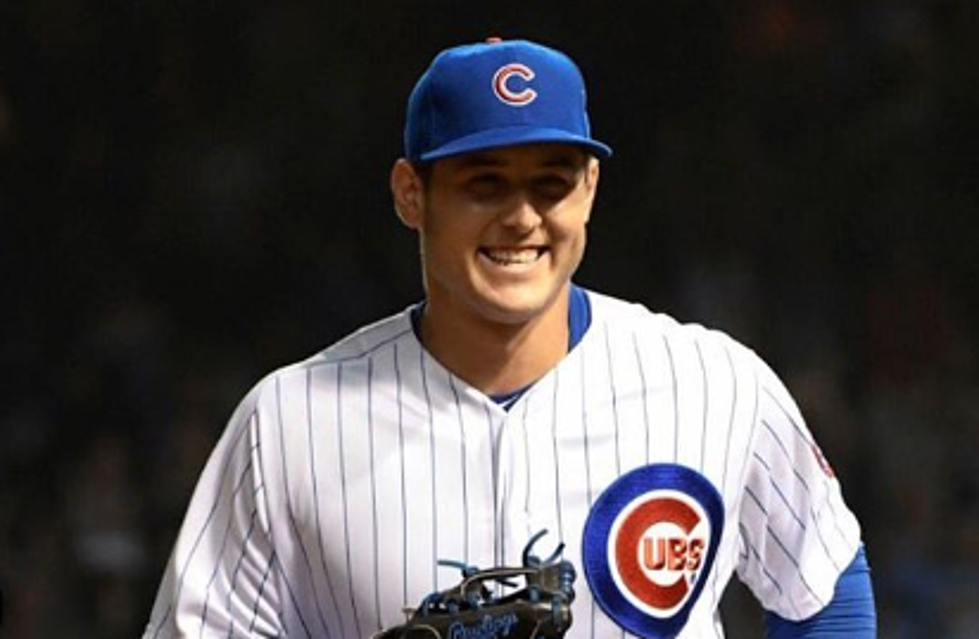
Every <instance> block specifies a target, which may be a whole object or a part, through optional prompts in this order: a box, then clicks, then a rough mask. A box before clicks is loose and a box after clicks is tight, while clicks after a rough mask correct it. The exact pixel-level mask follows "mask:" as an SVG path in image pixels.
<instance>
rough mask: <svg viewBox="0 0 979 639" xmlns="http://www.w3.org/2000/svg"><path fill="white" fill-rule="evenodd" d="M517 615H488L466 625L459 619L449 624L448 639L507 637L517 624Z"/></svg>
mask: <svg viewBox="0 0 979 639" xmlns="http://www.w3.org/2000/svg"><path fill="white" fill-rule="evenodd" d="M518 621H519V620H518V619H517V615H516V614H515V613H512V612H511V613H507V614H505V615H501V616H499V617H494V616H492V615H486V616H485V617H483V618H482V619H480V620H479V621H478V622H476V623H474V624H472V625H469V626H467V625H465V624H464V623H462V622H461V621H457V622H455V623H453V624H452V625H451V626H449V634H448V639H497V637H507V636H509V635H510V631H511V630H513V628H514V626H516V625H517V622H518Z"/></svg>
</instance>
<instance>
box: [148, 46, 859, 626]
mask: <svg viewBox="0 0 979 639" xmlns="http://www.w3.org/2000/svg"><path fill="white" fill-rule="evenodd" d="M610 154H611V151H610V149H609V148H608V147H607V146H606V145H604V144H603V143H601V142H599V141H597V140H595V139H593V138H592V137H591V134H590V128H589V122H588V116H587V111H586V98H585V87H584V82H583V80H582V77H581V75H580V73H579V70H578V68H577V67H576V66H575V64H574V63H573V62H572V61H571V60H570V59H568V58H567V57H566V56H565V55H564V54H562V53H560V52H557V51H555V50H553V49H550V48H547V47H544V46H541V45H538V44H535V43H531V42H527V41H505V42H500V41H498V40H491V41H488V42H486V43H480V44H475V45H467V46H461V47H456V48H452V49H449V50H447V51H445V52H443V53H442V54H440V55H439V56H438V57H437V58H436V59H435V60H434V61H433V63H432V65H431V66H430V67H429V69H428V70H427V71H426V73H425V74H424V75H423V76H422V78H421V79H420V80H419V82H418V84H417V85H416V87H415V89H414V91H413V93H412V96H411V98H410V100H409V105H408V117H407V126H406V130H405V157H404V158H402V159H400V160H398V161H397V162H396V163H395V165H394V168H393V170H392V174H391V188H392V192H393V195H394V203H395V208H396V209H397V212H398V215H399V216H400V218H401V220H402V221H403V222H404V223H405V224H406V225H407V226H409V227H410V228H412V229H414V230H416V231H417V232H418V235H419V238H420V245H421V255H422V265H423V273H424V278H425V290H426V296H425V300H424V302H422V303H421V304H418V305H416V306H413V307H411V308H409V309H407V310H405V311H404V312H402V313H400V314H397V315H395V316H393V317H390V318H387V319H385V320H382V321H380V322H378V323H376V324H373V325H371V326H368V327H366V328H364V329H362V330H360V331H359V332H357V333H355V334H353V335H351V336H350V337H348V338H346V339H344V340H342V341H341V342H339V343H338V344H335V345H333V346H332V347H330V348H328V349H326V350H325V351H323V352H322V353H319V354H318V355H315V356H314V357H312V358H310V359H308V360H306V361H304V362H301V363H298V364H296V365H294V366H291V367H287V368H285V369H282V370H280V371H276V372H275V373H273V374H272V375H270V376H269V377H267V378H266V379H264V380H263V381H262V382H260V383H259V384H258V385H257V386H256V387H255V388H254V389H253V390H252V392H251V393H250V394H249V395H248V396H247V397H246V398H245V399H244V400H243V402H242V403H241V405H240V406H239V408H238V410H237V411H236V413H235V414H234V416H233V417H232V419H231V422H230V424H229V426H228V428H227V430H226V432H225V434H224V435H223V437H222V438H221V440H220V442H219V443H218V445H217V448H216V450H215V451H214V453H213V456H212V458H211V460H210V461H209V463H208V465H207V467H206V469H205V470H204V473H203V475H202V478H201V480H200V484H199V486H198V488H197V490H196V492H195V495H194V497H193V500H192V502H191V505H190V509H189V511H188V514H187V518H186V521H185V523H184V526H183V529H182V530H181V533H180V537H179V539H178V540H177V544H176V547H175V550H174V553H173V556H172V558H171V560H170V563H169V565H168V567H167V570H166V574H165V577H164V580H163V584H162V586H161V588H160V591H159V595H158V597H157V601H156V605H155V607H154V610H153V613H152V617H151V620H150V623H149V625H148V627H147V630H146V633H145V635H144V637H146V638H155V637H174V636H179V637H183V636H208V637H210V636H218V635H220V636H246V637H252V636H288V637H332V638H337V639H339V638H346V639H349V638H356V637H370V636H371V635H373V634H375V633H377V632H379V631H380V630H381V629H383V628H387V627H391V626H396V625H398V624H399V623H402V622H404V621H405V618H404V615H403V612H402V610H403V609H404V608H413V607H416V606H418V605H419V602H421V601H422V600H423V598H424V597H425V596H426V595H427V594H429V593H433V592H437V591H440V590H444V589H446V588H448V587H449V586H451V585H452V584H454V583H455V582H457V581H458V579H459V575H458V573H457V572H454V571H453V570H451V569H448V568H445V567H440V566H439V565H438V561H439V560H440V559H451V560H455V561H458V562H460V563H461V565H464V566H470V567H480V566H481V567H488V566H500V565H505V566H510V565H520V562H521V552H522V551H523V550H524V548H525V545H526V543H527V542H528V540H529V539H531V538H532V537H534V536H535V534H537V533H538V532H539V531H544V530H546V531H548V535H549V536H550V538H552V539H553V540H554V541H555V543H556V542H558V541H560V542H563V543H564V544H566V546H565V550H564V557H565V558H567V559H568V560H569V561H571V562H572V563H573V564H574V565H575V566H577V567H579V570H580V572H582V573H583V574H584V580H582V581H579V582H578V583H577V584H576V586H575V590H576V593H577V594H576V598H575V599H574V603H573V616H574V622H573V625H572V627H571V628H570V630H568V631H567V632H568V636H570V637H580V638H584V637H594V638H599V637H602V638H604V637H621V636H625V635H627V634H628V635H635V636H643V637H673V636H678V637H683V638H684V639H690V638H694V637H720V636H723V631H722V628H721V622H720V619H719V616H718V614H717V608H718V603H719V601H720V599H721V595H722V593H723V590H724V587H725V585H726V584H727V583H728V581H729V579H730V577H731V576H732V574H733V573H734V572H737V574H738V576H739V577H740V579H742V580H743V581H744V582H745V583H747V584H748V586H749V587H750V588H751V590H752V591H753V592H754V594H755V595H756V596H757V597H758V599H759V601H760V603H761V605H762V606H763V607H764V608H765V609H766V610H767V611H769V613H768V615H767V620H768V627H769V634H770V636H772V637H817V636H819V637H824V636H840V637H843V636H845V637H849V638H853V637H858V638H859V637H871V636H874V625H875V620H874V610H873V600H872V594H871V588H870V579H869V570H868V568H867V564H866V561H865V559H864V556H863V551H862V547H861V542H860V530H859V525H858V523H857V521H856V519H855V517H854V516H853V514H852V513H851V512H850V511H849V510H848V508H847V507H846V505H845V503H844V501H843V499H842V497H841V492H840V486H839V483H838V482H837V480H836V478H835V477H834V476H833V474H832V472H831V471H830V470H829V468H828V466H827V465H826V464H825V463H824V462H823V459H822V456H821V455H820V453H819V450H818V448H817V447H816V444H815V442H814V440H813V438H812V435H811V434H810V433H809V431H808V430H807V428H806V426H805V424H804V422H803V419H802V417H801V415H800V414H799V412H798V409H797V408H796V406H795V404H794V402H793V401H792V399H791V397H790V396H789V394H788V392H787V391H786V390H785V388H784V387H783V385H782V384H781V383H780V382H779V380H778V378H777V377H776V375H775V374H774V373H773V372H772V371H771V370H770V369H769V368H768V367H767V366H766V365H765V364H764V363H763V362H762V361H761V360H760V359H759V358H758V357H757V356H756V355H755V354H754V353H753V352H751V351H750V350H748V349H747V348H745V347H744V346H741V345H739V344H738V343H736V342H735V341H733V340H732V339H730V338H729V337H727V336H726V335H723V334H721V333H719V332H715V331H708V330H706V329H704V328H702V327H699V326H692V325H681V324H679V323H677V322H675V321H674V320H672V319H671V318H669V317H666V316H664V315H660V314H654V313H651V312H650V311H648V310H646V309H645V308H643V307H641V306H639V305H635V304H628V303H625V302H622V301H619V300H616V299H613V298H610V297H607V296H604V295H601V294H598V293H595V292H592V291H586V290H583V289H581V288H579V287H577V286H576V285H574V284H573V283H572V276H573V274H574V272H575V270H576V268H577V267H578V265H579V263H580V262H581V259H582V255H583V253H584V249H585V242H586V228H587V224H588V222H589V219H590V216H591V211H592V205H593V203H594V199H595V194H596V190H597V187H598V183H599V174H600V161H601V160H603V159H605V158H608V157H609V156H610ZM494 628H496V629H495V630H494ZM500 628H504V629H500ZM505 628H508V626H501V627H495V626H491V625H487V626H480V627H479V628H471V629H469V630H470V632H469V634H468V635H465V633H463V634H462V635H460V636H473V637H475V636H480V637H491V636H497V635H499V636H503V635H505V634H506V632H508V631H506V630H505Z"/></svg>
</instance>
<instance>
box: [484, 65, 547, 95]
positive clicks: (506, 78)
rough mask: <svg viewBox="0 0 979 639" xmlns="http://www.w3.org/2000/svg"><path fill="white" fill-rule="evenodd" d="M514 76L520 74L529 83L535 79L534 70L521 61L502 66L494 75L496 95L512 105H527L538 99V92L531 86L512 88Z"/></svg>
mask: <svg viewBox="0 0 979 639" xmlns="http://www.w3.org/2000/svg"><path fill="white" fill-rule="evenodd" d="M514 76H518V77H519V78H521V79H522V80H523V81H524V82H525V83H527V82H530V81H531V80H533V79H534V71H533V69H531V68H530V67H528V66H527V65H524V64H520V63H519V62H514V63H512V64H507V65H504V66H502V67H500V68H499V70H498V71H497V72H496V73H495V74H494V75H493V93H495V94H496V97H497V98H499V99H500V101H501V102H503V103H504V104H509V105H510V106H526V105H528V104H530V103H531V102H533V101H534V100H535V99H537V92H536V91H534V90H533V89H531V88H530V87H529V86H525V87H524V88H523V89H522V90H520V91H514V90H512V89H511V88H510V79H511V78H513V77H514Z"/></svg>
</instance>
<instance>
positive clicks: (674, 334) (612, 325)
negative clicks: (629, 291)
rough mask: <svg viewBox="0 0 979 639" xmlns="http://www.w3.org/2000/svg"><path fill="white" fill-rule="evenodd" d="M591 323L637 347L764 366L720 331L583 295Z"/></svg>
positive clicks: (641, 307)
mask: <svg viewBox="0 0 979 639" xmlns="http://www.w3.org/2000/svg"><path fill="white" fill-rule="evenodd" d="M587 294H588V298H589V300H590V301H591V304H592V309H593V317H594V322H595V324H596V325H597V326H601V327H603V328H602V330H604V331H607V332H608V333H609V334H611V335H618V336H622V335H628V336H631V339H633V340H634V341H636V342H637V343H638V344H656V345H657V347H661V346H662V345H664V344H665V345H666V347H667V348H680V349H686V348H699V349H703V350H710V351H721V352H724V353H726V354H728V355H729V356H730V357H732V358H733V359H734V360H736V361H738V362H742V363H750V364H751V365H752V366H756V365H758V366H761V367H762V368H764V367H765V366H764V362H762V360H761V358H760V357H759V356H758V354H757V353H756V352H755V351H754V350H753V349H752V348H751V347H750V346H748V345H746V344H744V343H743V342H741V341H739V340H738V339H737V338H735V337H733V336H731V335H730V334H728V333H726V332H725V331H723V330H720V329H717V328H712V327H709V326H705V325H703V324H700V323H697V322H688V321H681V320H679V319H677V318H676V317H673V316H672V315H669V314H667V313H663V312H657V311H652V310H650V309H649V308H648V307H646V306H645V305H643V304H641V303H638V302H630V301H626V300H623V299H619V298H616V297H612V296H609V295H606V294H603V293H597V292H594V291H591V290H589V291H587Z"/></svg>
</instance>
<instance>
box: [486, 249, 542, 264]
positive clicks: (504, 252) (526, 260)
mask: <svg viewBox="0 0 979 639" xmlns="http://www.w3.org/2000/svg"><path fill="white" fill-rule="evenodd" d="M545 252H546V249H545V248H543V247H532V248H524V249H488V248H483V249H480V250H479V253H480V255H482V256H484V257H485V258H487V259H488V260H490V261H491V262H493V263H494V264H499V265H501V266H521V265H527V264H533V263H534V262H536V261H537V260H539V259H540V258H541V256H542V255H543V254H544V253H545Z"/></svg>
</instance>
